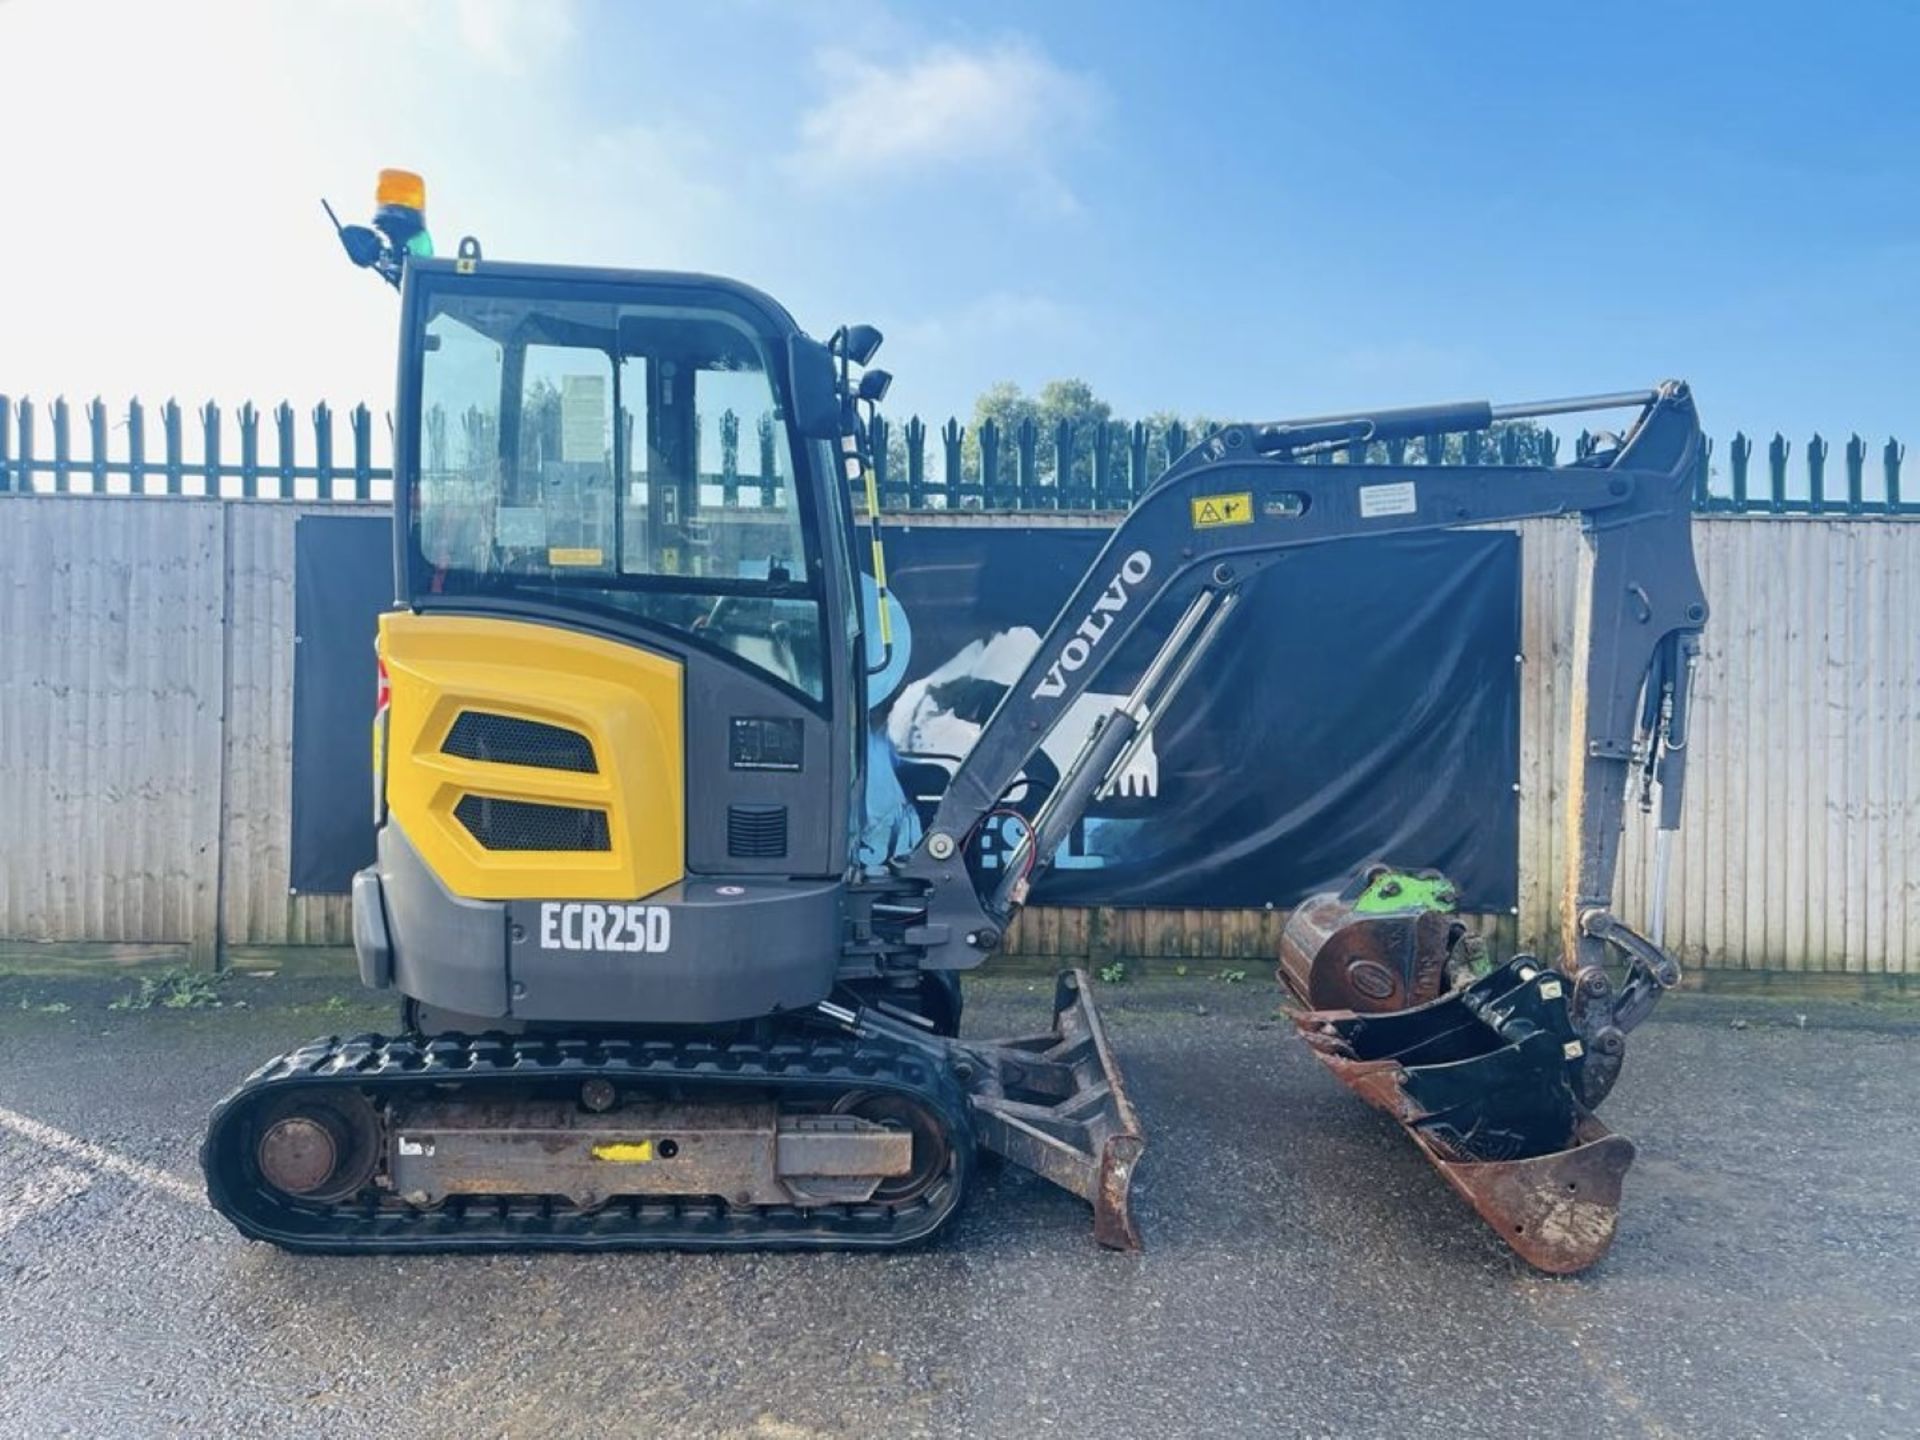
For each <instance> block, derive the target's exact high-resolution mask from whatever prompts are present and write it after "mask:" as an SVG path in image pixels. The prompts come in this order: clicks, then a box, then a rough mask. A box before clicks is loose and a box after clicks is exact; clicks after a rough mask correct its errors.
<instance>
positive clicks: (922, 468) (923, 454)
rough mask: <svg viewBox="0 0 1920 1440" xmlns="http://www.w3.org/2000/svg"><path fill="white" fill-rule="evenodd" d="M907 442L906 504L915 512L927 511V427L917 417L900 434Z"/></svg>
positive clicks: (909, 421) (910, 420) (908, 422)
mask: <svg viewBox="0 0 1920 1440" xmlns="http://www.w3.org/2000/svg"><path fill="white" fill-rule="evenodd" d="M901 433H902V434H903V435H904V436H905V437H906V441H907V504H908V506H909V507H910V508H912V509H915V510H924V509H927V508H928V506H927V427H926V422H925V421H923V420H921V418H920V417H919V416H918V415H915V416H913V417H912V418H911V419H909V420H908V421H907V423H906V427H905V428H904V430H902V432H901Z"/></svg>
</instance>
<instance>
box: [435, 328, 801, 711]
mask: <svg viewBox="0 0 1920 1440" xmlns="http://www.w3.org/2000/svg"><path fill="white" fill-rule="evenodd" d="M420 313H421V314H422V317H423V319H422V328H421V332H420V334H419V335H418V336H416V337H415V343H416V345H417V346H418V349H419V352H420V370H419V397H420V399H419V412H418V415H419V424H418V426H417V434H418V440H419V449H418V454H417V465H416V470H415V476H416V479H415V482H414V485H413V488H412V495H411V509H410V525H409V542H410V545H411V550H412V554H411V556H410V562H411V563H410V565H409V571H410V576H411V587H412V589H413V591H414V592H415V595H416V597H419V598H422V599H425V598H426V597H430V596H486V597H490V598H493V599H496V600H505V601H515V600H517V601H523V602H534V603H537V604H538V605H540V606H542V607H547V608H551V607H555V606H558V607H564V608H568V609H574V610H578V611H581V612H583V613H584V614H586V615H588V616H590V617H598V618H601V619H604V620H612V621H615V622H622V621H624V622H630V623H638V624H641V625H643V626H653V627H666V628H669V629H672V630H675V631H679V632H682V633H683V634H684V635H686V636H688V637H691V638H693V639H694V640H696V641H698V642H699V643H701V644H703V645H706V646H710V647H713V648H716V649H718V650H720V651H722V652H724V653H726V654H728V655H731V656H733V657H735V658H736V659H738V660H740V661H743V662H744V663H746V664H748V665H751V666H753V667H754V668H756V669H758V670H760V671H763V672H765V673H766V674H769V675H771V676H773V677H774V678H776V679H778V680H781V681H784V682H785V683H786V684H788V685H790V686H792V687H793V688H795V689H796V690H799V691H801V692H802V693H804V694H806V695H808V696H811V697H812V698H814V699H816V700H818V699H820V698H821V697H822V695H823V691H824V684H823V674H822V658H821V621H820V596H819V593H818V588H817V584H816V579H815V577H816V574H817V570H816V566H815V565H814V563H813V561H814V554H813V549H812V545H811V538H810V537H811V533H812V526H811V523H810V517H809V516H808V515H807V514H806V513H805V505H806V502H805V499H804V497H803V496H802V495H801V494H800V493H799V488H800V487H797V486H796V485H795V482H794V463H793V457H794V448H793V440H792V438H791V436H790V435H789V430H788V423H787V418H786V415H785V412H784V407H783V405H782V399H781V390H780V389H779V387H777V386H776V385H775V384H774V382H773V380H772V378H771V376H772V375H773V374H774V373H776V364H775V356H776V355H777V354H778V353H779V352H778V351H776V350H774V349H773V348H772V347H771V346H770V344H769V343H768V342H767V341H766V340H765V339H764V338H763V337H762V336H760V335H759V334H757V333H756V332H755V331H754V330H753V329H752V328H751V327H750V326H749V325H748V324H747V323H746V322H745V321H743V320H741V319H739V318H737V317H735V316H734V315H732V314H730V313H728V312H726V311H723V310H718V309H701V308H689V307H684V306H674V305H670V304H659V305H653V304H632V303H619V302H610V301H609V302H602V301H569V300H553V299H546V298H532V297H528V296H526V295H522V294H513V293H504V292H503V293H499V294H489V293H475V292H472V291H468V290H447V291H438V290H436V291H430V292H429V293H428V295H427V297H426V299H425V304H424V307H423V309H422V311H421V312H420Z"/></svg>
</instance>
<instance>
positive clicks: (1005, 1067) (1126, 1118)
mask: <svg viewBox="0 0 1920 1440" xmlns="http://www.w3.org/2000/svg"><path fill="white" fill-rule="evenodd" d="M965 1048H966V1049H967V1051H968V1052H969V1053H970V1054H972V1055H975V1056H977V1057H978V1058H979V1060H980V1062H981V1069H980V1071H979V1072H978V1073H976V1074H975V1075H973V1076H972V1077H969V1081H968V1088H969V1089H970V1091H971V1092H972V1096H971V1098H972V1103H973V1118H974V1125H975V1129H976V1132H977V1134H978V1136H979V1140H980V1143H981V1144H982V1145H983V1146H984V1147H985V1148H986V1149H988V1150H991V1151H993V1152H994V1153H995V1154H998V1155H1004V1156H1006V1157H1007V1159H1009V1160H1011V1161H1013V1162H1014V1163H1015V1164H1016V1165H1021V1166H1024V1167H1025V1168H1026V1169H1028V1170H1031V1171H1033V1172H1034V1174H1036V1175H1039V1176H1040V1177H1041V1178H1042V1179H1045V1180H1050V1181H1052V1182H1053V1183H1054V1184H1055V1185H1058V1186H1060V1187H1061V1188H1062V1189H1064V1190H1071V1191H1072V1192H1073V1193H1074V1194H1076V1195H1078V1196H1080V1197H1081V1198H1082V1199H1084V1200H1086V1201H1087V1202H1088V1203H1090V1204H1091V1205H1092V1206H1093V1238H1094V1239H1095V1240H1097V1241H1099V1242H1100V1244H1102V1245H1105V1246H1107V1247H1108V1248H1109V1249H1113V1250H1138V1249H1140V1248H1141V1246H1140V1231H1139V1228H1138V1227H1137V1226H1136V1225H1135V1224H1134V1222H1133V1212H1132V1209H1131V1208H1130V1203H1129V1198H1128V1197H1129V1191H1130V1190H1131V1188H1132V1185H1133V1174H1134V1170H1135V1168H1136V1167H1137V1166H1138V1165H1139V1162H1140V1155H1141V1152H1142V1151H1143V1150H1145V1148H1146V1140H1145V1139H1144V1138H1143V1137H1142V1135H1141V1133H1140V1121H1139V1117H1138V1116H1136V1115H1135V1114H1134V1111H1133V1102H1132V1101H1131V1100H1129V1099H1128V1098H1127V1087H1126V1084H1125V1082H1124V1081H1123V1080H1122V1078H1121V1075H1120V1066H1119V1063H1118V1062H1117V1061H1116V1060H1115V1059H1114V1057H1113V1051H1112V1049H1111V1047H1109V1045H1108V1044H1107V1032H1106V1027H1105V1026H1103V1025H1102V1024H1101V1023H1100V1013H1099V1011H1097V1010H1095V1009H1094V1006H1093V994H1092V981H1091V979H1090V978H1089V977H1088V975H1087V972H1086V971H1085V970H1063V971H1062V972H1061V973H1060V976H1059V979H1058V981H1057V983H1056V984H1055V986H1054V992H1053V1028H1052V1029H1051V1030H1049V1031H1046V1032H1045V1033H1043V1034H1039V1035H1026V1036H1018V1037H1015V1038H1013V1039H1007V1040H991V1041H986V1042H982V1043H977V1044H976V1043H971V1042H970V1043H968V1044H967V1046H966V1047H965Z"/></svg>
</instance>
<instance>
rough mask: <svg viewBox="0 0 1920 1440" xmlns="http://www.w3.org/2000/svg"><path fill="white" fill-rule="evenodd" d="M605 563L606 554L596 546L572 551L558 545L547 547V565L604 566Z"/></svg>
mask: <svg viewBox="0 0 1920 1440" xmlns="http://www.w3.org/2000/svg"><path fill="white" fill-rule="evenodd" d="M606 563H607V557H606V552H605V551H604V550H601V549H600V548H599V547H597V546H595V547H591V548H581V549H573V550H569V549H565V548H563V547H561V546H559V545H550V546H548V547H547V564H549V565H604V564H606Z"/></svg>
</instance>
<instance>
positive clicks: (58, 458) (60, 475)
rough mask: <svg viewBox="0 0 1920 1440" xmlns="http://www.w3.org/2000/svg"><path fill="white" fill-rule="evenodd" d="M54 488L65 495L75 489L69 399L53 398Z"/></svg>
mask: <svg viewBox="0 0 1920 1440" xmlns="http://www.w3.org/2000/svg"><path fill="white" fill-rule="evenodd" d="M53 488H54V490H55V491H56V492H57V493H59V494H61V495H64V494H66V493H67V492H68V491H69V490H71V489H72V488H73V414H72V411H71V409H70V408H69V407H68V405H67V397H66V396H64V395H56V396H54V397H53Z"/></svg>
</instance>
